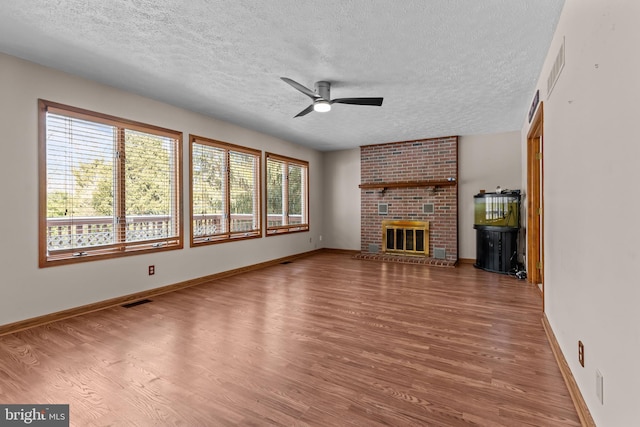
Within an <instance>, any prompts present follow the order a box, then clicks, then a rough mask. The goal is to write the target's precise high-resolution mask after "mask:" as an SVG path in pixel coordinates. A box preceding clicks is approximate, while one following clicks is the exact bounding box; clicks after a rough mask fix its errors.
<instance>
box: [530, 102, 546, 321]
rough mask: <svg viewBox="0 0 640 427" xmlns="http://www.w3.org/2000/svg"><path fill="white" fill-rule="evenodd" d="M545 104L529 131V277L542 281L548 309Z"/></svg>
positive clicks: (540, 107)
mask: <svg viewBox="0 0 640 427" xmlns="http://www.w3.org/2000/svg"><path fill="white" fill-rule="evenodd" d="M543 107H544V105H543V103H542V102H541V103H540V106H539V107H538V111H537V112H536V115H535V117H534V119H533V122H532V124H531V127H530V128H529V133H528V134H527V277H528V281H529V282H530V283H534V284H539V285H540V291H541V292H542V310H543V311H544V214H543V213H544V211H543V183H544V174H543V155H542V153H543V139H544V131H543V128H544V112H543Z"/></svg>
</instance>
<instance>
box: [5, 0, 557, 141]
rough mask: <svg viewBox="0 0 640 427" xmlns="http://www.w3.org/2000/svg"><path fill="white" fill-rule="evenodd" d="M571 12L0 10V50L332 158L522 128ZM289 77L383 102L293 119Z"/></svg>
mask: <svg viewBox="0 0 640 427" xmlns="http://www.w3.org/2000/svg"><path fill="white" fill-rule="evenodd" d="M563 4H564V0H535V1H531V0H402V1H383V0H351V1H348V0H324V1H310V0H269V1H242V0H232V1H226V0H219V1H211V0H190V1H183V0H120V1H116V0H56V1H52V0H29V1H16V0H0V51H2V52H5V53H8V54H11V55H15V56H18V57H21V58H24V59H27V60H30V61H33V62H37V63H40V64H44V65H47V66H49V67H53V68H57V69H60V70H63V71H67V72H70V73H73V74H76V75H80V76H83V77H86V78H89V79H92V80H96V81H99V82H102V83H106V84H108V85H111V86H115V87H118V88H122V89H125V90H128V91H131V92H135V93H138V94H141V95H145V96H148V97H151V98H154V99H158V100H161V101H164V102H167V103H169V104H173V105H176V106H179V107H184V108H186V109H189V110H192V111H197V112H200V113H203V114H206V115H210V116H213V117H216V118H220V119H223V120H227V121H230V122H233V123H236V124H239V125H241V126H244V127H247V128H250V129H255V130H257V131H261V132H264V133H267V134H271V135H274V136H277V137H280V138H283V139H286V140H289V141H292V142H296V143H300V144H304V145H308V146H310V147H314V148H316V149H319V150H336V149H345V148H352V147H357V146H360V145H364V144H376V143H384V142H393V141H401V140H412V139H420V138H430V137H438V136H448V135H469V134H483V133H494V132H506V131H513V130H519V129H520V128H521V126H522V123H523V121H524V118H525V115H526V112H527V106H528V104H529V103H530V101H531V98H532V97H533V94H534V93H533V92H534V90H535V84H536V80H537V77H538V74H539V72H540V69H541V67H542V61H543V60H544V57H545V55H546V52H547V49H548V47H549V43H550V41H551V37H552V35H553V31H554V30H555V27H556V24H557V21H558V18H559V15H560V12H561V9H562V6H563ZM281 76H284V77H289V78H292V79H294V80H296V81H298V82H300V83H301V84H303V85H305V86H307V87H309V88H313V84H314V82H315V81H318V80H327V81H330V82H331V83H332V87H331V95H332V97H333V98H338V97H340V98H344V97H371V96H374V97H376V96H381V97H384V104H383V105H382V106H381V107H371V106H353V105H341V104H334V106H333V107H334V108H333V109H332V111H330V112H329V113H324V114H323V113H315V112H313V113H311V114H309V115H307V116H304V117H300V118H295V119H294V118H293V116H294V115H295V114H297V113H298V112H299V111H301V110H303V109H304V108H305V107H307V106H308V105H309V103H310V102H309V101H310V99H309V98H308V97H306V96H305V95H303V94H301V93H300V92H297V91H296V90H294V89H293V88H292V87H290V86H289V85H287V84H286V83H284V82H283V81H281V80H280V78H279V77H281ZM212 137H215V135H212Z"/></svg>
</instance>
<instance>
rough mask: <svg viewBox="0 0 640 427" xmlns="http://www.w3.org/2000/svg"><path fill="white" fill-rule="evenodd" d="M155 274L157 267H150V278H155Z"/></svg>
mask: <svg viewBox="0 0 640 427" xmlns="http://www.w3.org/2000/svg"><path fill="white" fill-rule="evenodd" d="M154 274H156V266H155V265H150V266H149V276H153V275H154Z"/></svg>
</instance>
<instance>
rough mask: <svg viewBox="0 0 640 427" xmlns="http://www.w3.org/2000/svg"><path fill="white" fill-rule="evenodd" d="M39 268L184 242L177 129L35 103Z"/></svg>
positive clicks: (43, 102) (174, 247) (142, 251)
mask: <svg viewBox="0 0 640 427" xmlns="http://www.w3.org/2000/svg"><path fill="white" fill-rule="evenodd" d="M39 114H40V123H39V126H40V129H39V131H40V136H39V144H40V158H39V162H40V169H39V170H40V214H39V218H40V233H39V259H40V267H47V266H53V265H58V264H68V263H73V262H81V261H89V260H96V259H102V258H110V257H116V256H124V255H132V254H136V253H144V252H148V251H159V250H169V249H180V248H182V246H183V240H182V239H183V237H182V218H181V213H180V212H181V192H180V188H181V186H180V177H181V160H180V153H181V148H182V134H181V133H180V132H177V131H172V130H168V129H163V128H159V127H156V126H150V125H145V124H142V123H137V122H133V121H129V120H125V119H120V118H117V117H112V116H107V115H104V114H99V113H94V112H91V111H86V110H81V109H79V108H74V107H69V106H66V105H61V104H57V103H53V102H49V101H44V100H40V101H39Z"/></svg>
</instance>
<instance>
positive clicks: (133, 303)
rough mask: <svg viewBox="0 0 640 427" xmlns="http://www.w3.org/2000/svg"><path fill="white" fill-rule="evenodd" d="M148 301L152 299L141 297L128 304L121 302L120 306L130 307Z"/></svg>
mask: <svg viewBox="0 0 640 427" xmlns="http://www.w3.org/2000/svg"><path fill="white" fill-rule="evenodd" d="M148 302H152V301H151V300H150V299H141V300H140V301H135V302H130V303H129V304H123V305H122V307H124V308H131V307H135V306H137V305H142V304H146V303H148Z"/></svg>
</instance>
